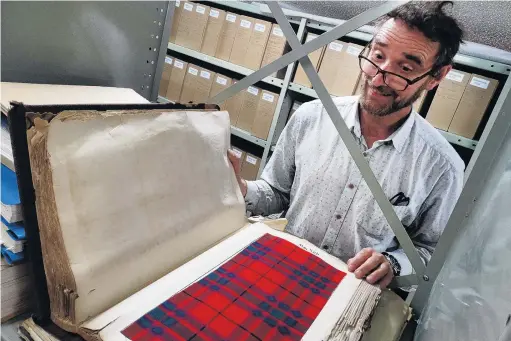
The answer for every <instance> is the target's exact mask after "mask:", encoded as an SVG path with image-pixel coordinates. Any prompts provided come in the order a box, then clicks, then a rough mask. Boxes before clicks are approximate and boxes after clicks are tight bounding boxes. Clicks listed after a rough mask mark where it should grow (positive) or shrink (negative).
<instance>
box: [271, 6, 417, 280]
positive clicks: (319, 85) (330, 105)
mask: <svg viewBox="0 0 511 341" xmlns="http://www.w3.org/2000/svg"><path fill="white" fill-rule="evenodd" d="M266 3H267V5H268V7H270V10H271V12H272V14H273V16H274V17H275V19H276V20H277V23H278V24H279V25H280V28H281V29H282V32H283V33H284V36H285V37H286V39H287V41H288V43H289V45H290V46H291V48H292V49H293V50H295V49H299V48H300V47H302V46H303V45H301V44H300V42H299V41H298V38H297V37H296V34H295V33H294V30H293V28H292V27H291V25H290V24H289V21H288V20H287V18H286V16H285V14H284V11H283V10H282V8H281V7H280V6H279V5H278V3H277V2H274V1H267V2H266ZM380 7H382V6H380ZM388 10H391V8H389V9H388ZM341 26H343V25H341ZM321 38H322V36H321V37H317V38H316V39H314V40H317V39H321ZM323 40H324V39H323ZM323 42H324V41H323ZM300 64H302V67H303V69H304V71H305V73H306V74H307V76H308V77H309V80H310V82H311V84H312V85H313V87H314V90H315V91H316V93H317V95H318V97H319V99H320V100H321V102H322V103H323V106H324V108H325V110H326V112H327V113H328V115H329V116H330V119H331V120H332V123H333V124H334V126H335V127H336V129H337V131H338V132H339V135H341V138H342V140H343V142H344V144H345V145H346V147H347V148H348V151H349V152H350V154H351V157H352V158H353V160H354V161H355V164H356V165H357V167H358V169H359V171H360V173H362V176H363V177H364V180H365V181H366V183H367V186H368V187H369V189H370V190H371V193H372V194H373V197H374V199H375V200H376V202H377V203H378V205H379V206H380V209H381V210H382V212H383V214H384V216H385V218H386V219H387V222H388V223H389V225H390V227H391V228H392V230H393V231H394V234H395V235H396V238H397V239H398V241H399V243H400V244H401V246H402V247H403V250H404V251H405V253H406V255H407V256H408V258H409V259H410V262H411V264H412V267H413V268H414V269H415V271H416V272H417V273H420V274H422V273H423V272H424V271H425V266H424V263H423V262H422V260H421V258H420V257H419V253H418V252H417V250H416V248H415V246H414V245H413V242H412V240H411V239H410V236H409V235H408V233H407V232H406V230H405V228H404V227H403V224H402V223H401V221H400V220H399V218H398V216H397V215H396V213H395V211H394V209H393V208H392V205H391V204H390V202H389V200H388V198H387V196H386V195H385V193H384V192H383V189H382V188H381V186H380V184H379V182H378V180H377V179H376V177H375V176H374V173H373V171H372V170H371V168H370V166H369V163H368V162H367V161H366V159H365V157H364V156H363V155H362V152H361V151H360V148H359V147H358V145H357V143H356V142H355V139H354V138H353V136H352V135H351V132H350V130H349V129H348V127H347V126H346V123H345V122H344V120H343V119H342V116H341V114H340V113H339V110H338V109H337V107H336V105H335V103H334V101H333V100H332V97H331V96H330V94H329V93H328V90H327V89H326V87H325V85H324V84H323V82H322V81H321V79H320V78H319V76H318V74H317V72H316V70H315V69H314V66H313V65H312V63H311V61H310V59H309V57H308V56H307V55H306V56H304V57H302V58H301V59H300Z"/></svg>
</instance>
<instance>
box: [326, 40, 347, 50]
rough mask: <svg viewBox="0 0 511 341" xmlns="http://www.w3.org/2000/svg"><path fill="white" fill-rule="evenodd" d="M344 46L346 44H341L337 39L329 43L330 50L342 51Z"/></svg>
mask: <svg viewBox="0 0 511 341" xmlns="http://www.w3.org/2000/svg"><path fill="white" fill-rule="evenodd" d="M343 47H344V45H342V44H339V43H336V42H335V41H334V42H331V43H330V44H329V45H328V48H329V49H330V50H334V51H337V52H341V51H342V48H343Z"/></svg>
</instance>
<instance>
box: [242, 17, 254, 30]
mask: <svg viewBox="0 0 511 341" xmlns="http://www.w3.org/2000/svg"><path fill="white" fill-rule="evenodd" d="M240 26H241V27H244V28H250V27H251V26H252V23H251V22H250V21H248V20H245V19H243V20H241V23H240Z"/></svg>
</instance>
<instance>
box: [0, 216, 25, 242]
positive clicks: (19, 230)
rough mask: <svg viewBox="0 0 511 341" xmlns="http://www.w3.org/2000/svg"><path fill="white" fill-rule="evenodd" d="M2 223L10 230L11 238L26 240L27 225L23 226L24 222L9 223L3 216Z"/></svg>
mask: <svg viewBox="0 0 511 341" xmlns="http://www.w3.org/2000/svg"><path fill="white" fill-rule="evenodd" d="M2 224H4V225H5V226H6V227H7V228H8V229H9V231H7V233H8V234H9V236H11V238H12V239H13V240H15V241H20V240H25V239H26V236H25V227H23V223H21V222H18V223H9V222H8V221H7V220H5V218H4V217H2Z"/></svg>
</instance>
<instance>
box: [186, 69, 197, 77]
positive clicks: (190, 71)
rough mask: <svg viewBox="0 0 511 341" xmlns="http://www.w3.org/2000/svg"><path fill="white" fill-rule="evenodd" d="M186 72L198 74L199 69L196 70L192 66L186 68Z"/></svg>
mask: <svg viewBox="0 0 511 341" xmlns="http://www.w3.org/2000/svg"><path fill="white" fill-rule="evenodd" d="M188 73H191V74H192V75H194V76H197V75H198V74H199V70H197V69H196V68H194V67H189V68H188Z"/></svg>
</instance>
